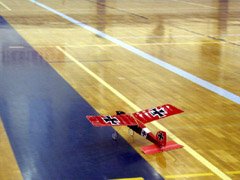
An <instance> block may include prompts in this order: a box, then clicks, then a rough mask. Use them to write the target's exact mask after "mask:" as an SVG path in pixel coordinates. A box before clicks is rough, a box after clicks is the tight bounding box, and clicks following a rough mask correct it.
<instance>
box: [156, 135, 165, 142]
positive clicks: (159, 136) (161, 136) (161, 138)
mask: <svg viewBox="0 0 240 180" xmlns="http://www.w3.org/2000/svg"><path fill="white" fill-rule="evenodd" d="M157 136H158V139H159V140H160V141H161V140H163V139H164V137H163V133H159V134H158V135H157Z"/></svg>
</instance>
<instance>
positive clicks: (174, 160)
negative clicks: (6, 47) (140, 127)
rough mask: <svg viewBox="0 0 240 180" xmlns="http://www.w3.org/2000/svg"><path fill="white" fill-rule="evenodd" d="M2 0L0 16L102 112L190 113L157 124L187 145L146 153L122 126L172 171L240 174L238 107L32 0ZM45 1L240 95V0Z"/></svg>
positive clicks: (178, 174) (176, 174)
mask: <svg viewBox="0 0 240 180" xmlns="http://www.w3.org/2000/svg"><path fill="white" fill-rule="evenodd" d="M0 2H1V4H0V14H1V16H3V17H4V18H5V19H6V20H7V21H8V22H9V23H10V24H11V25H12V26H13V27H14V28H15V29H16V30H17V31H18V32H19V33H20V35H21V36H22V37H24V39H25V40H27V42H28V43H29V44H30V45H31V46H33V47H34V48H35V49H36V50H37V51H38V52H39V53H40V54H41V55H42V56H43V57H44V59H45V60H46V61H47V62H48V63H49V64H50V65H51V66H52V67H53V68H54V69H55V70H56V71H57V72H58V73H59V74H60V75H61V76H62V77H63V78H64V79H65V80H66V81H67V82H68V83H69V84H70V85H71V86H72V87H73V88H74V89H75V90H76V91H77V92H78V93H79V94H81V96H83V97H84V98H85V99H86V100H87V101H88V102H89V103H90V104H91V105H92V106H93V107H94V108H95V109H96V110H97V111H98V112H99V113H100V114H113V113H114V111H115V110H123V111H128V112H134V111H136V110H138V109H144V108H149V107H154V106H157V105H162V104H165V103H170V104H173V105H175V106H177V107H179V108H180V109H183V110H184V111H185V112H184V113H183V114H180V115H177V116H175V117H170V118H168V119H166V120H165V121H161V122H159V123H157V124H149V125H148V127H149V128H150V129H151V130H153V131H154V132H156V131H157V130H158V129H159V127H161V128H166V129H167V130H169V131H170V138H174V139H176V140H177V141H182V142H184V143H185V144H184V145H185V147H184V148H183V149H180V150H176V151H171V152H165V153H159V154H157V155H144V154H142V153H141V152H140V150H139V148H140V147H141V146H142V145H144V144H148V142H145V141H144V139H142V138H141V137H137V136H136V137H134V138H132V137H131V136H129V135H128V129H127V128H124V127H122V128H118V129H117V130H118V131H119V133H120V134H121V135H122V136H124V137H125V139H126V140H127V141H128V142H129V143H130V144H131V145H132V146H133V147H134V148H135V149H136V150H137V151H138V152H139V153H140V154H141V155H142V156H143V158H145V159H146V160H148V162H149V163H150V164H151V165H152V166H153V167H154V168H155V170H156V171H157V172H159V173H160V174H161V175H163V177H165V178H166V179H178V178H193V179H218V178H222V179H227V178H232V179H239V178H240V139H239V136H240V121H239V120H240V105H239V104H238V103H236V102H233V101H232V100H229V99H226V98H225V97H222V96H220V95H218V94H216V93H214V92H212V91H210V90H208V89H206V88H204V87H201V86H199V85H197V84H195V83H193V82H191V81H189V80H187V79H185V78H183V77H181V76H179V75H177V74H175V73H174V72H170V71H169V70H166V69H164V68H162V67H160V66H158V65H156V64H154V63H152V62H149V61H148V60H146V59H145V58H143V57H140V56H138V55H136V54H134V53H132V52H130V51H129V50H127V49H124V48H122V47H120V46H119V45H117V44H115V43H113V42H110V41H108V40H106V39H104V38H101V37H99V36H97V35H95V34H93V33H91V32H89V31H87V30H85V29H83V28H81V27H79V26H77V25H75V24H73V23H71V22H69V21H67V20H66V19H63V18H62V17H60V16H58V15H56V14H54V13H52V12H49V11H47V10H46V9H44V8H41V7H39V6H37V5H36V4H33V3H32V2H30V1H27V0H0ZM39 2H41V3H43V4H45V5H46V6H49V7H51V8H54V9H55V10H57V11H60V12H62V13H64V14H66V15H68V16H70V17H72V18H74V19H76V20H78V21H80V22H83V23H86V24H88V25H90V26H92V27H94V28H96V29H98V30H100V31H102V32H104V33H106V34H108V35H110V36H112V37H115V38H117V39H119V40H121V41H123V42H125V43H127V44H129V45H131V46H133V47H136V48H138V49H140V50H142V51H143V52H146V53H148V54H150V55H152V56H154V57H157V58H158V59H161V60H163V61H165V62H167V63H170V64H172V65H174V66H176V67H178V68H180V69H182V70H184V71H187V72H189V73H191V74H193V75H195V76H197V77H199V78H201V79H203V80H206V81H208V82H210V83H212V84H214V85H216V86H219V87H221V88H223V89H225V90H227V91H229V92H231V93H233V94H235V95H236V96H238V97H239V96H240V61H239V59H240V21H239V19H240V10H239V7H240V1H236V0H209V1H206V0H191V1H190V0H132V1H127V0H113V1H112V0H98V1H96V0H81V1H79V0H62V1H57V0H54V1H49V0H41V1H39ZM0 48H1V47H0ZM12 48H21V47H18V45H16V47H12ZM76 62H79V63H76ZM100 79H101V80H100ZM159 124H161V125H160V126H159ZM162 126H163V127H162ZM0 168H2V169H3V171H5V170H4V169H7V168H8V166H5V167H3V166H0ZM216 169H217V170H216ZM3 171H2V170H1V169H0V177H2V176H4V173H3V174H2V172H3ZM6 176H8V177H9V174H7V175H6Z"/></svg>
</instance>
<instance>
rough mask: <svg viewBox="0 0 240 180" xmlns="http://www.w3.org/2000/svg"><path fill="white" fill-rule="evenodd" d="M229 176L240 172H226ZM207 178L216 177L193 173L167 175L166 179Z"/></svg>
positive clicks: (208, 174) (211, 174)
mask: <svg viewBox="0 0 240 180" xmlns="http://www.w3.org/2000/svg"><path fill="white" fill-rule="evenodd" d="M225 173H226V174H229V175H239V174H240V171H227V172H225ZM207 176H215V174H213V173H191V174H175V175H166V176H164V178H165V179H176V178H190V177H207Z"/></svg>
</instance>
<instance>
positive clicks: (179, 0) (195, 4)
mask: <svg viewBox="0 0 240 180" xmlns="http://www.w3.org/2000/svg"><path fill="white" fill-rule="evenodd" d="M172 1H176V2H182V3H185V4H190V5H194V6H200V7H205V8H209V9H216V8H215V7H212V6H207V5H203V4H198V3H192V2H188V1H183V0H172ZM200 2H201V1H200ZM206 2H207V1H206Z"/></svg>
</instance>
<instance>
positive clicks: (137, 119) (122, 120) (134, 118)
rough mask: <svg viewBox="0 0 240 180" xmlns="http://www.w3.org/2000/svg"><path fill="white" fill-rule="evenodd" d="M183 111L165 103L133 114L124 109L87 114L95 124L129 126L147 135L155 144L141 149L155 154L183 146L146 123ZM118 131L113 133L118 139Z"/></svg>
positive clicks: (99, 125)
mask: <svg viewBox="0 0 240 180" xmlns="http://www.w3.org/2000/svg"><path fill="white" fill-rule="evenodd" d="M182 112H183V111H182V110H180V109H178V108H176V107H174V106H172V105H170V104H165V105H163V106H158V107H156V108H151V109H146V110H143V111H140V112H136V113H133V114H132V115H130V114H126V113H125V112H122V111H116V115H113V116H109V115H108V116H103V115H99V116H86V117H87V119H88V120H89V121H90V122H91V123H92V125H93V126H97V127H101V126H128V127H129V128H130V129H132V130H133V131H134V132H136V133H138V134H139V135H141V136H143V137H145V138H146V139H147V140H149V141H151V142H152V143H153V144H152V145H148V146H144V147H142V148H141V150H142V151H143V152H144V153H145V154H154V153H157V152H163V151H169V150H173V149H177V148H181V147H183V146H182V145H179V144H177V143H176V142H174V141H168V142H167V135H166V132H164V131H158V132H157V134H156V136H154V135H153V133H152V132H151V131H150V130H149V129H148V128H147V127H146V126H145V125H144V124H146V123H149V122H151V121H155V120H158V119H162V118H165V117H168V116H171V115H174V114H178V113H182ZM116 135H117V133H114V134H113V138H114V139H116Z"/></svg>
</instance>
